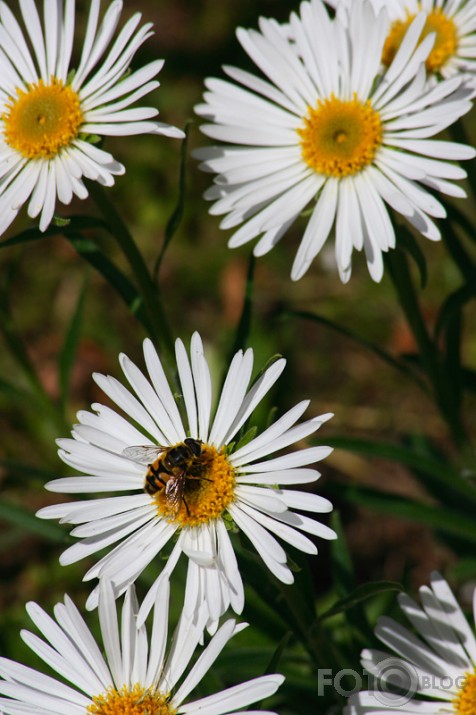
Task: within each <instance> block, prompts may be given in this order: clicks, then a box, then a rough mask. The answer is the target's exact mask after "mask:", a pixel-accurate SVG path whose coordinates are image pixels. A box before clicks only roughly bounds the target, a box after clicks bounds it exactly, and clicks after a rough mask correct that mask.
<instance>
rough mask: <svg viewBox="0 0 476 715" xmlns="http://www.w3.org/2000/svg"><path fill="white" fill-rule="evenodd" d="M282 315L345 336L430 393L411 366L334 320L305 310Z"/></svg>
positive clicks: (285, 312) (287, 311)
mask: <svg viewBox="0 0 476 715" xmlns="http://www.w3.org/2000/svg"><path fill="white" fill-rule="evenodd" d="M282 315H283V316H284V317H288V316H294V317H297V318H303V319H304V320H310V321H313V322H316V323H320V324H321V325H325V326H326V327H327V328H330V329H331V330H333V331H334V332H336V333H339V334H340V335H344V336H345V337H346V338H349V339H350V340H352V341H353V342H355V343H357V344H358V345H360V346H361V347H363V348H365V349H366V350H370V351H371V352H372V353H374V355H376V356H377V357H378V358H380V360H383V361H384V362H385V363H387V365H390V367H393V368H394V369H396V370H398V371H399V372H401V373H402V374H404V375H405V377H409V378H410V379H411V380H413V381H414V382H416V383H417V384H418V386H419V387H420V388H421V389H422V390H424V391H425V392H428V388H427V385H426V383H425V382H424V381H423V380H422V379H421V378H420V376H419V375H418V374H417V373H416V372H415V371H414V370H413V369H412V368H411V367H409V364H407V363H406V362H402V361H401V360H398V359H396V358H394V357H393V356H392V355H390V353H387V352H386V351H385V350H383V349H382V348H381V347H380V346H379V345H376V344H375V343H373V342H371V341H370V340H367V339H366V338H363V337H362V336H361V335H359V334H358V333H354V332H353V331H352V330H350V329H349V328H346V327H345V326H343V325H339V324H338V323H335V322H334V321H333V320H330V319H329V318H325V317H324V316H323V315H319V314H318V313H309V312H307V311H305V310H285V311H284V312H283V313H282Z"/></svg>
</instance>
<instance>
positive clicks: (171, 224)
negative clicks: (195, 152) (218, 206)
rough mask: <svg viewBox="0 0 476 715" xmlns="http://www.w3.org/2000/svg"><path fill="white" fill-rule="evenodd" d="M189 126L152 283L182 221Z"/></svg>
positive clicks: (183, 143)
mask: <svg viewBox="0 0 476 715" xmlns="http://www.w3.org/2000/svg"><path fill="white" fill-rule="evenodd" d="M191 125H192V122H191V121H188V122H187V123H186V124H185V127H184V132H185V137H184V140H183V142H182V148H181V152H180V168H179V195H178V200H177V205H176V207H175V209H174V210H173V212H172V215H171V216H170V218H169V220H168V221H167V225H166V227H165V236H164V242H163V244H162V248H161V250H160V253H159V255H158V256H157V260H156V262H155V266H154V271H153V280H154V282H157V279H158V275H159V270H160V266H161V264H162V260H163V258H164V255H165V252H166V250H167V248H168V246H169V243H170V241H171V240H172V238H173V237H174V235H175V233H176V231H177V229H178V227H179V225H180V222H181V221H182V218H183V212H184V207H185V192H186V169H187V145H188V137H189V132H190V127H191Z"/></svg>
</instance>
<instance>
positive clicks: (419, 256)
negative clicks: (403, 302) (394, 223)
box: [397, 225, 428, 288]
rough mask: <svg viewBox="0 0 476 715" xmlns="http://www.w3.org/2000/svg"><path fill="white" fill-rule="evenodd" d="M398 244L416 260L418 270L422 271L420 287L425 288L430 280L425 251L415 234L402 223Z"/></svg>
mask: <svg viewBox="0 0 476 715" xmlns="http://www.w3.org/2000/svg"><path fill="white" fill-rule="evenodd" d="M397 240H398V245H399V246H400V248H404V249H405V251H406V252H407V253H408V255H409V256H411V257H412V258H413V260H414V261H415V263H416V265H417V268H418V270H419V271H420V287H421V288H425V286H426V283H427V280H428V271H427V267H426V259H425V255H424V253H423V251H422V250H421V248H420V246H419V245H418V243H417V242H416V240H415V237H414V236H413V234H412V233H411V232H410V231H409V230H408V229H407V228H406V226H403V225H400V226H399V229H398V239H397Z"/></svg>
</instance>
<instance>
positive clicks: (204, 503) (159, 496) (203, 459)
mask: <svg viewBox="0 0 476 715" xmlns="http://www.w3.org/2000/svg"><path fill="white" fill-rule="evenodd" d="M158 465H159V460H157V461H156V462H155V463H154V464H153V465H152V467H155V468H157V467H158ZM162 477H163V479H164V481H165V482H166V483H168V482H169V481H170V480H175V483H173V484H172V487H174V486H175V487H176V488H177V491H176V496H175V497H174V498H172V496H171V493H172V492H173V491H174V490H173V489H170V488H167V487H164V488H162V489H159V490H158V491H157V492H156V493H155V494H153V495H152V498H153V500H154V502H155V504H156V506H157V512H158V514H160V515H161V516H164V517H166V518H167V519H169V521H171V522H174V523H176V524H179V525H180V526H182V527H183V526H199V525H200V524H205V523H208V522H209V521H212V520H213V519H217V518H218V517H219V516H221V514H222V513H223V511H224V510H225V509H226V507H227V506H228V505H229V504H231V502H232V501H233V500H234V498H235V471H234V469H233V467H232V466H231V464H230V462H229V461H228V459H227V457H226V456H225V454H224V453H223V451H221V452H218V451H217V450H216V449H215V447H212V446H210V445H207V444H202V451H201V455H200V457H197V458H196V460H195V461H194V467H193V472H192V473H187V471H186V469H185V470H184V471H178V472H177V474H176V475H174V476H170V477H169V476H167V475H166V474H163V473H162ZM177 480H178V483H177ZM177 494H178V496H177Z"/></svg>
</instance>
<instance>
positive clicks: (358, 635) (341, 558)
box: [330, 511, 372, 650]
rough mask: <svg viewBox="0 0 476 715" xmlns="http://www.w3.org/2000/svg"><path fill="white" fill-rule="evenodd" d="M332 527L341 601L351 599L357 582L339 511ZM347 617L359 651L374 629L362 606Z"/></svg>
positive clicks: (333, 563) (335, 578) (333, 558)
mask: <svg viewBox="0 0 476 715" xmlns="http://www.w3.org/2000/svg"><path fill="white" fill-rule="evenodd" d="M330 525H331V527H332V528H333V529H334V531H335V532H336V534H337V539H334V541H331V542H330V547H331V568H332V574H333V582H334V584H335V590H336V594H337V595H338V596H340V598H341V599H345V598H348V597H349V594H352V592H354V591H355V589H356V587H357V582H356V578H355V573H354V567H353V564H352V558H351V555H350V552H349V549H348V548H347V541H346V538H345V533H344V529H343V527H342V523H341V519H340V514H339V512H338V511H333V512H332V515H331V522H330ZM346 615H347V623H348V625H349V626H350V627H351V635H352V640H353V642H354V644H355V648H356V649H357V650H358V649H359V647H358V645H357V643H358V644H359V645H360V646H361V645H362V644H363V643H365V642H366V641H367V642H368V638H369V636H371V633H372V629H371V627H370V625H369V622H368V619H367V616H366V613H365V610H364V607H363V605H362V604H355V606H354V607H353V608H352V609H351V610H349V612H348V613H347V614H346Z"/></svg>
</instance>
